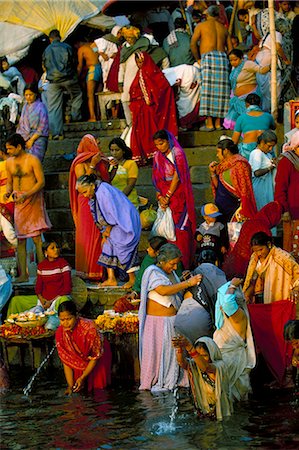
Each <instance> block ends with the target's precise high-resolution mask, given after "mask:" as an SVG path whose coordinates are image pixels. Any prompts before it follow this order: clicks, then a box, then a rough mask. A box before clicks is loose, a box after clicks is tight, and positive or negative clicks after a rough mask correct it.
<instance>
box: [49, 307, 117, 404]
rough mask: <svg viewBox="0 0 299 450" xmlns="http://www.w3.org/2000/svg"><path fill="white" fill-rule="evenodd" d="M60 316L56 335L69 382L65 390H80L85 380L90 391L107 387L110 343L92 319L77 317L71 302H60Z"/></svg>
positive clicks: (109, 373)
mask: <svg viewBox="0 0 299 450" xmlns="http://www.w3.org/2000/svg"><path fill="white" fill-rule="evenodd" d="M58 317H59V320H60V327H58V329H57V331H56V335H55V338H56V347H57V351H58V356H59V358H60V360H61V361H62V363H63V369H64V374H65V378H66V382H67V389H66V391H65V393H66V394H67V395H71V393H72V392H79V391H81V390H82V389H83V387H84V384H85V383H87V389H88V391H89V392H90V391H96V390H98V389H103V388H105V387H106V386H107V385H108V384H110V381H111V351H110V346H109V343H108V342H107V341H106V340H105V338H104V337H103V336H102V335H101V334H100V333H99V331H98V330H97V328H96V326H95V324H94V322H93V321H92V320H89V319H84V318H83V317H79V316H78V314H77V311H76V305H75V303H73V302H72V301H67V302H64V303H61V304H60V305H59V308H58Z"/></svg>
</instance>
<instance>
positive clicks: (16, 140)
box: [5, 133, 25, 150]
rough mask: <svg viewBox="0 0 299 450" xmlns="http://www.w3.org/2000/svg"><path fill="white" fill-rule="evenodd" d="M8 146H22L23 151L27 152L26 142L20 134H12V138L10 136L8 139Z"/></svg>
mask: <svg viewBox="0 0 299 450" xmlns="http://www.w3.org/2000/svg"><path fill="white" fill-rule="evenodd" d="M5 142H6V144H10V145H12V146H13V147H17V146H18V145H20V146H21V147H22V149H23V150H25V141H24V138H23V136H21V135H20V134H18V133H14V134H11V135H10V136H8V138H7V139H6V141H5Z"/></svg>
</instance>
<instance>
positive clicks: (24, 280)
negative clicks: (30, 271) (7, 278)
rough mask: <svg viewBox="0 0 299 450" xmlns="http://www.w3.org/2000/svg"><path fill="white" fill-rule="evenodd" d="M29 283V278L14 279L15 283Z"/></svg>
mask: <svg viewBox="0 0 299 450" xmlns="http://www.w3.org/2000/svg"><path fill="white" fill-rule="evenodd" d="M27 281H29V278H28V277H17V278H15V279H14V281H13V283H15V284H16V283H27Z"/></svg>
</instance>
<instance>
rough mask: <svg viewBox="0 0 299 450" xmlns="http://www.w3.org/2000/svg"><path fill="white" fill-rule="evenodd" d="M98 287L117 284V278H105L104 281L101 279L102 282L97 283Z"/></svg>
mask: <svg viewBox="0 0 299 450" xmlns="http://www.w3.org/2000/svg"><path fill="white" fill-rule="evenodd" d="M98 286H99V287H105V286H117V280H116V279H115V278H114V279H109V278H108V279H107V280H106V281H103V283H99V284H98Z"/></svg>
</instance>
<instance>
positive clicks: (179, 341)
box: [171, 336, 191, 348]
mask: <svg viewBox="0 0 299 450" xmlns="http://www.w3.org/2000/svg"><path fill="white" fill-rule="evenodd" d="M171 341H172V345H173V347H174V348H186V347H190V346H191V343H190V342H189V341H188V339H186V338H185V337H184V336H174V337H173V338H172V340H171Z"/></svg>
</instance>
